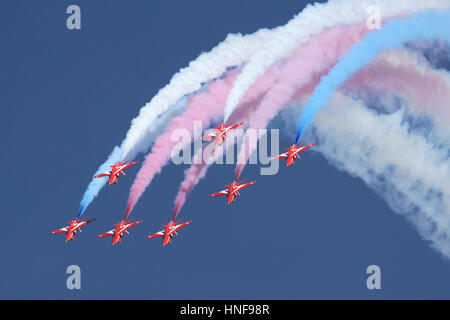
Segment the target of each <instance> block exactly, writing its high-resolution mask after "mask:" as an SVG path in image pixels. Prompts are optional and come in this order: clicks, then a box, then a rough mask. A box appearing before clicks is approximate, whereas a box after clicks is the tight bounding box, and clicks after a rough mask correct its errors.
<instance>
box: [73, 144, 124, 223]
mask: <svg viewBox="0 0 450 320" xmlns="http://www.w3.org/2000/svg"><path fill="white" fill-rule="evenodd" d="M120 156H121V149H120V148H119V147H115V148H114V150H113V151H112V152H111V154H110V155H109V156H108V160H106V162H105V163H104V164H102V165H101V166H100V167H99V168H98V169H97V171H96V172H95V174H94V175H95V176H96V175H98V174H100V173H103V172H106V171H109V170H111V167H110V166H112V165H113V164H114V163H116V162H117V161H119V160H120ZM107 181H108V179H107V178H93V179H92V181H91V183H89V185H88V187H87V189H86V191H85V192H84V195H83V199H81V203H80V210H78V219H79V218H81V216H82V215H83V213H84V211H85V210H86V208H87V207H88V206H89V204H90V203H91V202H92V200H94V198H95V197H96V196H97V195H98V193H99V192H100V190H101V189H102V188H103V187H104V186H105V184H106V182H107Z"/></svg>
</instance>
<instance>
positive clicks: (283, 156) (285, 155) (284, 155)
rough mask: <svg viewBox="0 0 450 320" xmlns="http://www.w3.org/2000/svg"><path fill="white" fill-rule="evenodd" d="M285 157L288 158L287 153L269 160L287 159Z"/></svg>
mask: <svg viewBox="0 0 450 320" xmlns="http://www.w3.org/2000/svg"><path fill="white" fill-rule="evenodd" d="M287 157H288V153H287V152H285V153H282V154H280V155H278V156H276V157H273V158H270V160H276V159H281V158H287Z"/></svg>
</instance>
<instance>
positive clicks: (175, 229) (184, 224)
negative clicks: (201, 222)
mask: <svg viewBox="0 0 450 320" xmlns="http://www.w3.org/2000/svg"><path fill="white" fill-rule="evenodd" d="M191 222H192V220H189V221H186V222H183V223H180V224H179V225H177V226H175V228H173V229H172V232H173V231H177V230H178V229H181V228H183V227H185V226H187V225H188V224H189V223H191Z"/></svg>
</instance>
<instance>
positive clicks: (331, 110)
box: [287, 93, 450, 257]
mask: <svg viewBox="0 0 450 320" xmlns="http://www.w3.org/2000/svg"><path fill="white" fill-rule="evenodd" d="M372 102H376V100H374V101H372ZM376 107H377V108H379V109H382V110H384V109H386V107H384V106H380V105H376ZM388 109H389V108H388ZM390 109H391V110H393V108H392V107H391V108H390ZM406 111H407V109H405V108H400V109H397V110H395V111H394V112H392V113H388V114H386V113H381V114H380V113H378V112H377V111H376V110H374V109H368V108H366V107H365V106H364V105H362V104H361V103H360V102H359V101H353V100H350V99H348V98H346V97H343V96H341V95H340V94H339V93H337V94H335V95H334V97H333V100H331V101H330V102H329V103H328V107H327V108H324V109H322V110H321V111H320V112H319V113H318V114H317V117H316V119H315V121H314V130H308V131H307V133H306V134H305V135H306V137H307V138H308V139H313V140H315V141H317V142H318V143H317V148H316V149H315V150H316V151H319V152H320V153H322V154H323V155H324V156H325V157H326V158H327V159H328V160H329V161H330V162H331V163H332V164H334V165H336V166H337V167H338V168H339V169H341V170H345V171H347V172H349V173H350V174H351V175H353V176H357V177H359V178H361V179H362V180H363V181H364V182H365V183H366V184H367V185H368V186H369V187H371V188H373V189H375V190H376V191H377V193H378V194H379V195H380V196H382V197H383V198H385V199H386V200H387V201H388V203H389V205H390V207H391V208H392V209H393V210H394V211H396V212H398V213H401V214H404V215H405V216H406V217H407V218H408V219H409V220H410V221H412V222H413V223H414V224H415V225H416V227H417V228H418V230H419V232H420V234H421V236H422V237H423V238H424V239H425V240H427V241H430V242H431V245H432V246H433V247H434V248H436V249H437V250H439V251H440V252H441V253H442V254H444V255H445V256H447V257H450V241H449V240H450V211H449V209H450V184H449V183H448V181H449V179H450V162H449V161H448V148H442V147H440V145H442V144H445V141H448V140H449V136H439V135H438V134H437V135H435V138H436V137H437V138H436V140H435V142H431V141H430V139H429V136H430V134H428V135H424V134H423V133H422V131H421V130H420V128H417V127H416V126H415V125H414V124H413V122H411V121H410V119H411V116H410V115H407V114H406ZM448 113H450V112H449V111H447V114H448ZM290 119H292V118H291V117H289V120H287V121H291V120H290ZM427 126H429V125H427ZM429 129H430V130H431V131H432V132H435V129H436V128H433V127H431V128H429ZM435 133H436V132H435ZM386 137H389V138H388V139H386Z"/></svg>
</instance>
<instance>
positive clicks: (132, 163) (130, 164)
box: [120, 161, 139, 170]
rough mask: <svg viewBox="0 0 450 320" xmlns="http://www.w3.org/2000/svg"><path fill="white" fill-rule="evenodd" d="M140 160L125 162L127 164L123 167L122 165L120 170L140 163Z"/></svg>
mask: <svg viewBox="0 0 450 320" xmlns="http://www.w3.org/2000/svg"><path fill="white" fill-rule="evenodd" d="M138 162H139V161H135V162H131V163H128V164H125V165H123V166H122V167H120V170H124V169H126V168H129V167H131V166H134V165H135V164H136V163H138Z"/></svg>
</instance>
